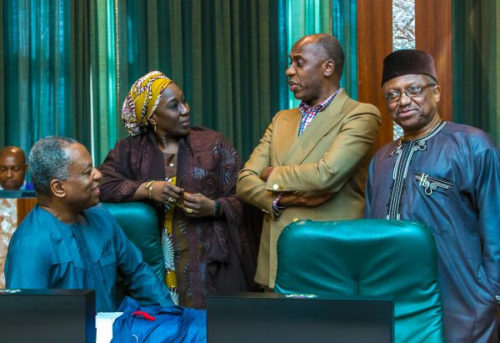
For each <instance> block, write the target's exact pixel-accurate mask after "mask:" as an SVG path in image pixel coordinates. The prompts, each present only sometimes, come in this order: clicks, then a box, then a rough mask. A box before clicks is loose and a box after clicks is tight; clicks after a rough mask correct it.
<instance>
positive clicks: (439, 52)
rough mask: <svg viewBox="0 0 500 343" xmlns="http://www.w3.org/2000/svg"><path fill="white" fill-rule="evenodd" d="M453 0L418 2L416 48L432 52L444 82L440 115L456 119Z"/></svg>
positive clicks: (416, 2)
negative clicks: (453, 95)
mask: <svg viewBox="0 0 500 343" xmlns="http://www.w3.org/2000/svg"><path fill="white" fill-rule="evenodd" d="M451 11H452V10H451V0H439V1H434V0H432V1H431V0H416V1H415V39H416V48H417V49H421V50H425V51H427V52H428V53H430V54H431V55H432V57H433V58H434V62H435V63H436V72H437V75H438V80H439V84H440V85H441V100H440V102H439V114H441V117H442V118H443V119H446V120H451V119H452V117H453V116H452V110H453V107H452V104H453V102H452V62H453V61H452V50H451V49H452V46H451V39H452V27H451V14H452V13H451Z"/></svg>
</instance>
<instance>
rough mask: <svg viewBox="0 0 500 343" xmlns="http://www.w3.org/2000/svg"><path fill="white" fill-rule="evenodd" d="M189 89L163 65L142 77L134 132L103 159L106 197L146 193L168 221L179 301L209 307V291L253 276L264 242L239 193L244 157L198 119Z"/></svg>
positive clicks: (241, 285)
mask: <svg viewBox="0 0 500 343" xmlns="http://www.w3.org/2000/svg"><path fill="white" fill-rule="evenodd" d="M189 118H190V107H189V105H188V103H187V102H186V99H185V97H184V94H183V92H182V91H181V89H180V88H179V87H178V86H177V85H176V84H175V83H174V82H172V80H170V79H169V78H168V77H166V76H165V75H164V74H162V73H161V72H158V71H153V72H150V73H148V74H146V75H144V76H143V77H141V78H140V79H139V80H137V81H136V82H135V83H134V84H133V85H132V88H131V89H130V92H129V93H128V94H127V96H126V98H125V101H124V102H123V107H122V119H123V122H124V124H125V129H126V130H127V131H128V132H129V134H130V136H129V137H127V138H125V139H123V140H121V141H119V142H118V143H117V144H116V146H115V148H114V149H113V150H111V151H110V152H109V154H108V156H107V157H106V159H105V161H104V163H103V164H102V165H101V166H100V167H99V169H100V171H101V172H102V174H103V178H102V183H101V186H100V189H101V200H102V201H110V202H122V201H145V202H148V203H150V204H151V205H153V206H154V207H155V208H156V210H157V212H158V214H159V216H160V218H161V222H162V228H161V230H162V246H163V252H164V261H165V269H166V280H165V282H166V284H167V286H168V287H169V289H170V291H171V294H172V297H173V299H174V301H178V303H179V304H180V305H183V306H187V307H195V308H203V307H205V297H206V295H207V293H209V292H214V291H224V292H228V291H243V290H246V289H247V285H249V284H251V282H252V281H251V280H252V278H253V272H254V267H255V254H254V251H255V250H256V249H254V248H255V246H254V244H253V242H254V241H253V240H251V239H250V238H249V237H250V235H249V234H248V233H247V232H245V229H244V228H245V225H243V223H242V219H243V210H242V204H241V203H240V201H239V200H238V199H237V198H236V196H235V187H236V186H235V185H236V178H237V175H238V171H239V169H240V166H241V165H240V164H241V162H240V158H239V156H238V154H237V152H236V151H235V150H234V148H233V147H232V146H231V145H230V144H229V143H228V142H227V141H226V139H225V138H224V137H223V136H222V135H221V134H220V133H218V132H216V131H213V130H209V129H205V128H199V127H191V126H190V123H189Z"/></svg>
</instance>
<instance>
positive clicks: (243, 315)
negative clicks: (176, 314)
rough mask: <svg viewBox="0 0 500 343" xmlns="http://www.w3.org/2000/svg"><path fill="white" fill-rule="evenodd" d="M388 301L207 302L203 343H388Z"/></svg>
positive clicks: (267, 296)
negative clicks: (205, 339) (205, 332)
mask: <svg viewBox="0 0 500 343" xmlns="http://www.w3.org/2000/svg"><path fill="white" fill-rule="evenodd" d="M393 313H394V307H393V303H392V301H391V300H389V299H365V298H363V299H353V298H349V299H320V298H307V297H285V296H283V295H278V294H274V293H252V294H246V295H242V296H211V297H208V299H207V338H208V342H209V343H226V342H232V343H234V342H237V343H246V342H252V343H255V342H259V343H261V342H272V343H279V342H286V343H292V342H315V343H322V342H328V343H332V342H333V343H337V342H338V343H344V342H345V343H362V342H367V343H368V342H369V343H378V342H380V343H390V342H392V338H393V327H394V325H393Z"/></svg>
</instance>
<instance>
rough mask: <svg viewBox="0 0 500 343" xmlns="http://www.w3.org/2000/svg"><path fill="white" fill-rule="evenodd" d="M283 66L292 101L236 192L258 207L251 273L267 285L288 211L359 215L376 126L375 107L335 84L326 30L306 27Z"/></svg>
mask: <svg viewBox="0 0 500 343" xmlns="http://www.w3.org/2000/svg"><path fill="white" fill-rule="evenodd" d="M289 57H290V66H289V67H288V69H287V70H286V75H287V76H288V79H289V81H288V84H289V86H290V90H291V91H292V92H293V93H294V95H295V97H296V98H297V99H300V100H302V102H301V104H300V106H299V108H294V109H291V110H283V111H280V112H278V113H277V114H276V115H275V116H274V118H273V120H272V123H271V124H270V125H269V127H268V128H267V130H266V132H265V133H264V136H263V137H262V138H261V140H260V142H259V144H258V145H257V147H256V148H255V149H254V151H253V152H252V155H251V156H250V159H249V160H248V162H247V163H246V164H245V167H244V168H243V170H241V172H240V174H239V176H238V183H237V194H238V196H239V197H240V198H241V199H243V200H245V201H247V202H248V203H250V204H252V205H254V206H257V207H259V208H260V209H262V210H263V211H264V212H265V216H264V223H263V228H262V237H261V241H260V247H259V256H258V261H257V272H256V276H255V281H256V282H258V283H259V284H261V285H264V286H267V287H270V288H274V282H275V278H276V269H277V255H276V244H277V241H278V237H279V234H280V232H281V231H282V230H283V228H284V227H285V226H286V225H287V224H289V223H290V222H292V221H293V220H295V219H313V220H333V219H352V218H361V217H363V209H364V189H365V180H366V175H367V171H368V164H369V162H370V158H371V156H372V154H373V144H374V143H375V140H376V138H377V133H378V129H379V126H380V113H379V111H378V110H377V108H376V107H374V106H373V105H369V104H362V103H359V102H356V101H354V100H352V99H350V98H349V96H348V95H347V94H346V93H345V92H344V90H343V89H342V88H340V84H339V83H340V76H341V74H342V65H343V62H344V53H343V51H342V47H341V46H340V44H339V42H338V41H337V39H336V38H335V37H334V36H332V35H327V34H316V35H309V36H305V37H303V38H301V39H300V40H299V41H297V42H296V43H295V44H294V46H293V47H292V50H291V51H290V55H289Z"/></svg>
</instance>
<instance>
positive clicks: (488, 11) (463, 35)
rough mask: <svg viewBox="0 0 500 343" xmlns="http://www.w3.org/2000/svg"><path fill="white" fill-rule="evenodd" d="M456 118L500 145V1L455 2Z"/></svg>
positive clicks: (453, 23) (454, 86)
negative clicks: (477, 129) (484, 132)
mask: <svg viewBox="0 0 500 343" xmlns="http://www.w3.org/2000/svg"><path fill="white" fill-rule="evenodd" d="M452 10H453V12H452V26H453V41H452V46H453V120H454V121H456V122H459V123H464V124H469V125H472V126H476V127H478V128H481V129H482V130H484V131H486V132H487V133H488V134H489V135H490V136H491V137H492V139H493V140H495V141H496V143H497V145H500V118H499V116H500V96H499V95H500V94H499V91H500V43H499V39H500V3H499V2H498V0H484V1H477V0H457V1H453V2H452Z"/></svg>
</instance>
